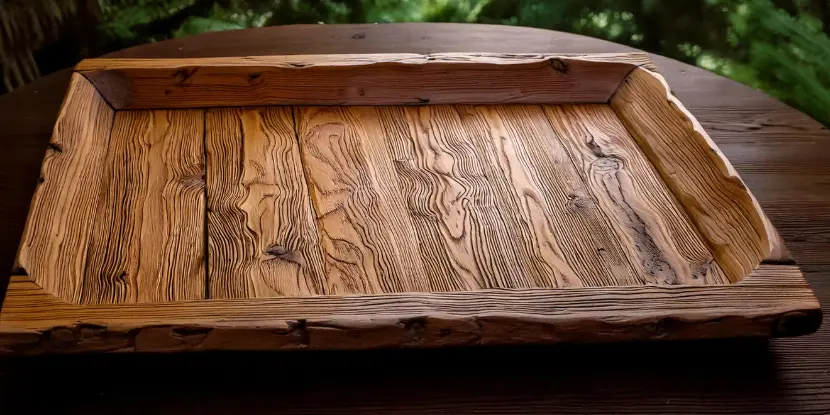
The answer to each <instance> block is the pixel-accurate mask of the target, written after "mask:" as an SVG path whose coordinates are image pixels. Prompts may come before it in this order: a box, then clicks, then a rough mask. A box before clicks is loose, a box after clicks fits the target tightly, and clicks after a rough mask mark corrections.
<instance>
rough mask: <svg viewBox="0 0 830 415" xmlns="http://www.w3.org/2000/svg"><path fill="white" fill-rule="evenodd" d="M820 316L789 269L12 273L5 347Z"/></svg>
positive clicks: (480, 338) (682, 330) (414, 343)
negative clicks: (70, 276)
mask: <svg viewBox="0 0 830 415" xmlns="http://www.w3.org/2000/svg"><path fill="white" fill-rule="evenodd" d="M820 323H821V312H820V311H819V306H818V302H817V301H816V299H815V297H814V296H813V294H812V291H811V290H810V287H809V286H808V285H807V283H806V282H805V280H804V278H803V276H802V275H801V272H800V271H799V270H798V268H797V267H795V266H793V265H762V266H761V267H759V268H758V269H757V270H756V271H755V272H754V273H753V275H751V276H750V277H748V278H747V279H745V280H744V281H742V282H740V283H738V284H734V285H720V286H707V287H692V286H673V287H666V286H664V287H657V286H646V287H595V288H580V289H560V290H545V289H527V290H483V291H475V292H455V293H441V294H438V293H407V294H386V295H367V296H345V297H337V296H320V297H305V298H299V297H282V298H269V299H244V300H201V301H181V302H175V303H161V304H121V305H89V306H78V305H71V304H67V303H63V302H61V301H59V300H57V299H56V298H55V297H54V296H52V295H51V294H48V293H46V292H44V291H43V290H42V289H40V288H39V287H38V286H37V285H36V284H34V283H32V282H31V281H28V280H27V279H25V278H20V277H13V279H12V283H11V286H10V289H9V292H8V294H7V297H6V302H5V304H4V306H3V314H2V319H0V332H2V336H0V352H6V353H15V354H36V353H47V352H76V351H139V352H142V351H153V352H157V351H185V350H275V349H296V348H307V349H370V348H382V347H445V346H463V345H476V344H526V343H537V344H541V343H557V342H608V341H626V340H651V339H655V340H656V339H699V338H714V337H736V336H770V335H772V336H793V335H800V334H806V333H810V332H813V331H815V330H816V329H817V328H818V326H819V324H820Z"/></svg>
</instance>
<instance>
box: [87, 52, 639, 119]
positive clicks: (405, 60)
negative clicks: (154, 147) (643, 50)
mask: <svg viewBox="0 0 830 415" xmlns="http://www.w3.org/2000/svg"><path fill="white" fill-rule="evenodd" d="M639 65H645V66H647V67H648V66H650V65H651V64H650V61H649V60H648V58H647V57H646V56H645V55H643V54H632V55H599V56H559V55H550V54H543V55H540V54H515V53H513V54H460V53H459V54H430V55H416V54H383V55H371V54H370V55H327V56H315V55H308V56H273V57H271V56H266V57H257V56H240V57H236V58H213V59H199V60H192V59H188V60H176V59H166V60H165V59H154V60H140V59H138V60H136V59H90V60H85V61H83V62H81V63H80V64H78V66H77V67H76V70H77V71H79V72H80V73H82V74H83V75H84V76H85V77H86V78H87V79H89V80H90V81H91V82H92V83H93V84H94V85H95V86H96V88H97V89H98V90H99V91H100V92H101V94H102V95H103V96H104V98H105V99H106V100H107V102H109V103H110V105H112V106H113V107H114V108H115V109H142V108H143V109H152V108H193V107H200V108H202V107H224V106H253V105H257V106H261V105H291V104H310V105H347V104H348V105H395V104H454V103H467V104H492V103H550V104H567V103H593V102H607V101H608V99H609V98H610V97H611V95H612V94H613V93H614V91H616V90H617V88H618V87H619V85H620V82H622V80H623V78H625V76H626V75H628V73H629V72H631V70H632V68H634V67H636V66H639ZM297 85H302V86H303V87H302V89H301V90H299V89H298V88H297ZM219 91H221V93H217V92H219ZM298 92H299V93H298Z"/></svg>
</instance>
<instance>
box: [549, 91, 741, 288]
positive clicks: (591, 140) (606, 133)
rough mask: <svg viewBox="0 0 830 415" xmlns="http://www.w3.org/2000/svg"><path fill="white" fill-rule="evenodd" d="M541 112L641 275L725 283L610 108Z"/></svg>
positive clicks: (660, 279) (650, 279)
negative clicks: (545, 116) (546, 117)
mask: <svg viewBox="0 0 830 415" xmlns="http://www.w3.org/2000/svg"><path fill="white" fill-rule="evenodd" d="M545 112H546V114H547V116H548V118H549V119H550V121H551V123H552V125H553V127H554V129H555V130H556V132H557V133H558V137H559V138H560V139H561V140H562V143H563V144H564V146H565V148H566V149H567V151H568V153H569V155H570V156H571V158H572V159H573V161H574V163H575V164H576V165H577V167H578V168H579V170H580V172H581V173H582V177H583V179H584V180H585V182H586V183H587V184H588V188H589V189H591V191H592V193H593V195H594V197H595V198H596V199H597V201H598V203H599V204H600V206H601V207H602V211H603V212H605V213H606V215H608V222H609V223H610V224H611V226H612V227H613V228H614V230H615V231H616V232H617V234H618V235H619V237H620V239H621V241H622V242H623V243H622V244H621V246H622V247H623V248H624V249H626V250H627V251H626V253H627V254H628V258H629V259H630V260H631V262H632V264H634V265H635V268H636V269H637V271H638V273H639V274H640V275H643V276H644V277H645V278H646V279H647V281H648V282H650V283H658V284H707V283H729V280H728V279H727V278H726V275H725V274H724V272H723V270H722V269H721V267H720V265H718V263H717V262H716V261H715V259H714V258H713V256H712V253H711V252H710V251H709V248H708V247H707V246H706V244H705V242H704V241H703V240H702V239H701V237H700V236H699V235H698V231H697V229H696V228H695V226H694V224H693V223H692V222H691V220H690V219H689V217H688V215H687V214H686V213H685V212H684V210H683V207H682V206H681V205H680V204H679V203H678V201H677V199H676V198H675V197H674V195H673V194H672V193H671V191H669V190H668V189H667V188H666V185H665V184H664V183H663V181H662V179H661V178H660V176H659V173H658V172H657V171H656V170H655V168H654V167H653V166H652V164H651V163H650V162H649V161H648V160H647V159H646V157H645V156H644V155H643V154H642V152H641V151H640V148H639V147H638V146H637V144H636V142H635V141H634V140H633V138H632V137H631V135H630V134H629V133H628V131H627V130H626V129H625V126H624V125H622V123H621V122H620V120H619V119H618V118H617V116H616V114H615V113H614V111H613V110H612V109H611V108H609V107H608V106H607V105H589V106H559V107H555V106H545Z"/></svg>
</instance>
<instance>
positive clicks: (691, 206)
mask: <svg viewBox="0 0 830 415" xmlns="http://www.w3.org/2000/svg"><path fill="white" fill-rule="evenodd" d="M611 107H612V108H614V110H615V111H616V112H617V115H619V117H620V119H622V121H623V122H624V123H625V125H626V126H627V127H628V129H629V131H630V132H631V134H632V135H633V136H634V138H635V139H636V140H637V143H638V144H639V145H640V147H641V148H642V149H643V151H644V152H645V154H646V155H647V156H648V158H649V159H650V160H651V162H652V163H654V165H655V166H656V167H657V170H658V171H659V172H660V174H661V175H662V177H663V179H664V180H665V182H666V184H668V186H669V187H670V188H671V189H672V190H673V192H674V194H675V195H676V196H677V197H678V198H679V200H680V202H681V203H682V204H683V206H684V207H685V208H686V211H687V212H688V214H689V216H691V218H692V220H693V221H694V222H695V224H696V225H697V227H698V229H699V230H700V232H701V234H702V235H703V237H704V238H705V240H706V242H707V243H708V244H709V247H710V249H711V250H712V251H713V253H714V256H715V259H716V260H717V261H718V263H720V265H721V267H722V268H723V269H724V271H725V272H726V274H727V275H728V276H729V278H730V279H731V280H732V281H738V280H740V279H741V278H743V276H746V275H747V274H749V272H751V271H752V270H753V269H754V268H755V267H756V266H757V265H758V263H759V262H760V261H761V260H763V259H764V258H767V257H768V256H769V255H770V253H771V252H774V251H776V249H775V246H776V243H775V241H774V240H773V238H774V235H775V232H774V230H773V229H772V226H771V225H770V224H769V221H768V220H767V219H766V217H765V216H764V214H763V212H762V211H761V207H760V206H759V205H758V202H757V201H756V200H755V197H754V196H752V193H750V192H749V190H748V189H747V187H746V185H745V184H744V182H743V181H742V180H741V178H740V176H738V172H737V171H735V169H734V168H733V167H732V165H731V164H730V163H729V161H728V160H727V159H726V158H725V157H724V156H723V154H721V152H720V150H719V149H718V147H717V145H716V144H715V143H714V142H713V141H712V139H711V138H709V136H708V135H707V134H706V132H705V131H703V128H702V127H701V126H700V124H699V123H698V122H697V120H695V118H694V117H693V116H692V115H691V114H690V113H689V112H688V111H687V110H686V108H685V107H683V104H681V103H680V101H678V100H677V98H675V97H674V95H672V93H671V90H670V89H669V87H668V85H667V84H666V82H665V80H664V79H663V77H662V76H660V75H659V74H656V73H654V72H650V71H647V70H645V69H640V68H637V69H636V70H634V71H633V72H632V73H631V74H630V75H629V76H628V77H627V78H626V80H625V81H624V82H623V85H622V86H621V87H620V89H619V91H617V93H616V94H615V95H614V97H613V98H612V99H611Z"/></svg>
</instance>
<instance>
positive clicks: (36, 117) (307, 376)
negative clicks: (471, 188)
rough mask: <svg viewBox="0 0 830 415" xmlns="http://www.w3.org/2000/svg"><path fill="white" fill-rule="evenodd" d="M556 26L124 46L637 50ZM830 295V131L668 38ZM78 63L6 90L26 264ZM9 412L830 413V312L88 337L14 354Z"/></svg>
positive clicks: (326, 31) (5, 220)
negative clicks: (301, 336)
mask: <svg viewBox="0 0 830 415" xmlns="http://www.w3.org/2000/svg"><path fill="white" fill-rule="evenodd" d="M630 50H632V49H631V48H628V47H625V46H621V45H618V44H614V43H609V42H605V41H602V40H597V39H592V38H587V37H583V36H578V35H573V34H566V33H560V32H552V31H546V30H539V29H529V28H519V27H504V26H487V25H460V24H389V25H303V26H285V27H272V28H262V29H252V30H244V31H234V32H221V33H209V34H203V35H199V36H195V37H188V38H184V39H175V40H170V41H165V42H159V43H154V44H148V45H143V46H139V47H135V48H131V49H126V50H122V51H119V52H116V53H113V54H110V55H109V57H131V58H139V57H141V58H160V57H164V58H188V57H210V56H245V55H276V54H323V53H394V52H413V53H434V52H550V53H588V52H623V51H630ZM652 59H653V60H654V62H655V63H656V64H657V66H658V69H659V71H660V72H661V73H662V74H663V75H664V76H665V77H666V79H667V80H668V82H669V84H670V85H671V86H672V88H673V89H674V92H675V93H676V95H677V96H678V97H679V98H680V100H681V101H682V102H683V103H684V104H685V105H686V106H687V107H688V108H689V110H690V111H691V112H692V113H693V114H694V115H695V116H696V117H697V118H698V120H700V122H701V124H702V125H703V127H704V128H705V129H706V130H707V131H708V132H709V134H710V135H711V136H712V138H713V139H714V140H715V141H716V142H717V144H718V145H719V146H720V148H721V149H722V150H723V153H725V154H726V156H727V157H728V158H729V159H730V160H731V161H732V163H733V164H734V165H735V167H736V169H737V170H738V171H739V173H740V174H741V175H742V177H743V179H744V180H745V181H746V183H747V184H748V185H749V187H750V189H751V190H752V191H753V192H754V194H755V195H756V197H757V198H758V200H759V201H760V203H761V205H762V206H763V208H764V209H765V211H766V212H767V214H768V215H769V216H770V218H771V219H772V222H773V223H774V224H775V226H777V227H778V229H779V231H780V233H781V234H782V236H783V238H784V240H785V241H786V243H787V245H788V247H789V249H790V251H791V253H792V255H793V256H794V257H795V259H796V261H797V262H798V263H799V264H800V265H801V267H802V268H803V271H804V274H805V276H806V277H807V279H808V280H809V282H810V283H811V284H812V286H813V288H814V289H815V291H816V294H817V296H818V298H819V300H820V301H821V303H822V304H823V305H824V306H825V310H827V306H828V305H830V255H828V254H827V253H828V252H830V132H828V131H827V129H826V128H824V127H822V126H821V125H820V124H819V123H817V122H815V121H813V120H811V119H810V118H808V117H807V116H805V115H803V114H801V113H800V112H798V111H796V110H794V109H792V108H790V107H788V106H787V105H784V104H782V103H780V102H778V101H776V100H775V99H773V98H770V97H768V96H767V95H765V94H763V93H762V92H758V91H755V90H753V89H751V88H749V87H746V86H743V85H740V84H738V83H736V82H733V81H731V80H728V79H726V78H723V77H720V76H717V75H714V74H711V73H709V72H706V71H704V70H702V69H698V68H695V67H692V66H689V65H686V64H682V63H679V62H677V61H673V60H670V59H667V58H664V57H661V56H657V55H652ZM69 73H70V72H69V70H64V71H61V72H59V73H56V74H53V75H50V76H46V77H44V78H41V79H39V80H38V81H36V82H34V83H32V84H30V85H27V86H26V87H23V88H21V89H19V90H16V91H14V92H12V93H10V94H7V95H5V96H0V140H2V145H3V150H2V152H0V157H2V159H3V162H2V163H0V223H2V226H3V232H2V234H0V255H2V260H3V261H5V262H4V263H5V264H7V266H6V269H9V268H10V267H11V265H12V261H13V257H14V254H15V251H16V247H17V244H18V241H19V238H20V234H21V232H22V230H23V224H24V222H25V218H26V214H27V211H28V207H29V200H30V198H31V195H32V192H33V191H34V185H35V181H36V179H37V177H38V171H39V168H40V163H41V159H42V157H43V154H44V150H45V148H46V143H47V140H48V138H49V136H50V135H51V132H52V127H53V125H54V121H55V118H56V116H57V111H58V107H59V105H60V102H61V100H62V98H63V96H64V93H65V90H66V87H67V84H68V80H69ZM0 395H1V396H0V413H18V412H22V413H26V412H38V413H40V412H45V411H47V410H57V411H58V412H71V413H74V412H85V413H89V412H93V413H112V412H116V411H117V412H119V413H121V412H133V411H135V412H141V413H145V412H151V413H229V412H232V413H241V412H256V413H266V412H267V413H271V412H274V413H276V412H280V413H296V414H303V413H326V414H328V413H332V414H333V413H344V414H345V413H371V414H387V413H389V414H391V413H396V414H397V413H412V414H422V413H448V414H449V413H452V414H456V413H459V414H460V413H477V414H483V413H505V412H507V413H598V414H600V413H601V414H606V413H646V412H648V413H684V414H686V413H747V414H757V413H781V412H787V413H803V414H822V415H826V414H828V413H830V329H828V328H827V325H826V324H825V325H824V326H823V327H822V328H821V329H820V330H819V331H818V332H817V333H816V334H813V335H810V336H806V337H799V338H791V339H774V340H769V341H766V340H752V339H747V340H723V341H692V342H663V343H660V342H658V343H628V344H618V345H561V346H547V347H504V348H496V347H479V348H460V349H449V350H405V351H370V352H273V353H201V354H200V353H193V354H180V355H135V354H131V355H130V354H122V355H79V356H46V357H35V358H16V359H4V360H2V361H0Z"/></svg>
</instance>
